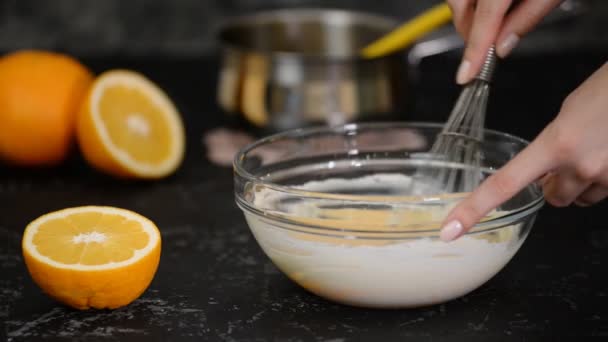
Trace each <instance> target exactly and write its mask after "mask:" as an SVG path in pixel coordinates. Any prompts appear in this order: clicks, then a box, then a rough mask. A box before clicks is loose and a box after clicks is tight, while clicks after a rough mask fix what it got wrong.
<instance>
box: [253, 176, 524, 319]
mask: <svg viewBox="0 0 608 342" xmlns="http://www.w3.org/2000/svg"><path fill="white" fill-rule="evenodd" d="M409 181H410V179H409V178H408V177H407V176H404V175H401V174H377V175H372V176H365V177H359V178H353V179H338V178H334V179H327V180H323V181H314V182H308V183H306V184H302V185H300V186H298V188H299V189H303V190H309V191H315V192H323V191H324V190H327V191H334V190H335V189H336V188H344V189H354V190H356V189H366V188H370V187H373V186H374V184H382V185H383V186H384V187H386V186H387V184H388V185H389V186H390V187H391V189H395V193H396V194H399V191H400V189H406V188H407V183H408V182H409ZM330 189H332V190H330ZM253 196H254V205H255V207H258V208H268V207H272V206H273V205H275V203H276V202H277V201H278V200H279V198H278V197H280V196H281V195H280V194H277V193H276V192H272V191H269V190H266V189H262V190H260V189H257V190H256V192H255V194H253ZM449 208H450V206H439V207H433V206H430V207H428V208H425V209H422V210H421V209H420V207H417V208H408V207H400V208H385V209H377V208H376V209H374V210H370V209H369V208H365V207H360V208H349V209H347V210H344V209H343V208H324V207H323V203H322V202H321V201H319V203H315V202H314V201H313V202H310V201H307V202H305V203H298V202H295V203H292V204H283V207H282V209H283V210H286V209H287V211H288V212H289V213H290V214H293V217H297V218H298V219H294V220H291V219H290V220H289V222H288V223H285V222H278V221H276V220H275V219H273V218H272V217H265V216H262V215H258V214H255V213H253V212H251V211H247V210H245V216H246V219H247V222H248V224H249V226H250V227H251V230H252V232H253V234H254V235H255V237H256V239H257V241H258V242H259V244H260V245H261V247H262V249H263V250H264V251H265V253H266V254H267V255H268V256H269V257H270V259H271V260H272V261H273V262H274V263H275V264H276V265H277V267H279V268H280V269H281V270H282V271H283V272H284V273H285V274H286V275H287V276H288V277H290V278H291V279H292V280H293V281H295V282H297V283H298V284H300V285H301V286H303V287H304V288H306V289H308V290H309V291H311V292H313V293H315V294H317V295H319V296H322V297H325V298H327V299H330V300H333V301H337V302H340V303H345V304H350V305H356V306H364V307H380V308H403V307H417V306H424V305H431V304H436V303H441V302H445V301H448V300H451V299H454V298H457V297H460V296H462V295H465V294H466V293H468V292H470V291H472V290H474V289H476V288H478V287H479V286H481V285H482V284H483V283H485V282H486V281H487V280H489V279H490V278H491V277H492V276H494V275H495V274H496V273H497V272H498V271H500V270H501V269H502V268H503V266H505V264H506V263H507V262H508V261H509V260H510V259H511V258H512V257H513V255H514V254H515V253H516V252H517V250H518V249H519V247H520V246H521V244H522V242H523V241H524V238H522V237H518V235H519V234H520V233H521V232H520V230H521V229H522V227H521V225H520V224H513V225H510V226H506V227H502V228H499V229H496V230H493V231H488V232H479V233H476V234H471V235H466V236H464V237H462V238H460V239H458V240H456V241H454V242H450V243H445V242H442V241H441V240H439V239H438V233H436V234H428V232H427V233H424V234H423V233H421V234H419V236H417V235H416V231H415V229H421V228H414V227H423V226H424V223H425V222H426V221H428V222H434V223H437V222H441V220H442V218H443V217H445V214H446V213H447V210H449ZM332 215H333V216H332ZM332 217H334V218H335V222H336V225H335V226H333V227H330V228H331V229H329V230H327V234H323V233H322V234H319V230H309V229H308V228H307V227H310V226H314V225H316V224H317V223H318V222H320V219H323V222H324V224H327V222H330V223H331V222H334V221H332ZM404 222H405V224H406V226H407V224H409V223H411V227H412V234H411V235H408V238H403V236H401V235H399V237H395V236H390V234H389V236H387V238H386V239H384V238H379V236H383V235H381V234H380V235H378V234H374V233H373V232H372V233H370V234H368V235H366V233H364V232H362V231H366V232H369V231H370V227H378V229H380V230H382V231H383V232H386V231H388V232H390V231H391V229H393V228H392V227H393V226H397V225H398V226H400V227H401V228H403V225H404ZM300 223H301V225H299V224H300ZM358 226H361V227H364V228H362V229H361V232H358V230H357V227H358Z"/></svg>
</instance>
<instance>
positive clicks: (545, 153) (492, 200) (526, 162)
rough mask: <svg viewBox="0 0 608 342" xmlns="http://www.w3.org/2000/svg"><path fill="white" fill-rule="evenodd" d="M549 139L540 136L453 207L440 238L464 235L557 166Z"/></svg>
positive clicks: (445, 238)
mask: <svg viewBox="0 0 608 342" xmlns="http://www.w3.org/2000/svg"><path fill="white" fill-rule="evenodd" d="M545 140H547V139H545V138H543V136H542V135H541V136H539V138H538V139H537V140H536V141H535V142H533V143H532V144H530V145H529V146H528V147H527V148H525V149H524V150H523V151H521V152H520V153H519V154H518V155H517V156H516V157H515V158H513V160H511V161H510V162H509V163H507V164H506V165H505V166H504V167H503V168H501V169H500V170H499V171H497V172H496V173H495V174H493V175H492V176H490V177H488V179H486V180H485V181H484V182H483V183H482V184H481V185H480V186H479V187H478V188H477V189H476V190H475V191H474V192H473V193H471V195H469V196H468V197H467V198H465V199H464V200H463V201H462V202H460V203H459V204H458V205H457V206H456V207H455V208H454V209H452V211H451V212H450V214H449V215H448V216H447V218H446V220H445V222H444V227H443V228H442V231H441V234H440V238H441V239H442V240H444V241H451V240H454V239H456V238H458V237H460V236H461V235H463V234H464V233H466V232H467V231H468V230H469V229H471V227H473V225H475V224H476V223H477V222H479V220H481V219H482V218H483V217H484V216H485V215H486V214H488V213H489V212H490V211H491V210H492V209H494V208H496V207H498V206H499V205H500V204H502V203H503V202H505V201H506V200H508V199H509V198H511V197H513V196H514V195H515V194H517V193H518V192H519V191H520V190H522V189H523V188H525V187H526V186H527V185H528V184H530V183H531V182H533V181H535V180H537V179H538V178H539V177H541V176H542V175H544V174H545V173H547V172H548V171H550V170H551V169H553V168H554V167H555V158H552V157H551V155H552V154H551V153H550V150H549V146H550V144H548V143H546V142H545Z"/></svg>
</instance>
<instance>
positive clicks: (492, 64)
mask: <svg viewBox="0 0 608 342" xmlns="http://www.w3.org/2000/svg"><path fill="white" fill-rule="evenodd" d="M495 68H496V48H495V47H494V46H493V45H492V47H490V50H488V54H487V55H486V60H485V61H484V62H483V66H482V67H481V71H480V72H479V74H478V75H477V77H475V78H476V79H478V80H482V81H486V82H488V83H489V82H491V81H492V76H493V74H494V69H495Z"/></svg>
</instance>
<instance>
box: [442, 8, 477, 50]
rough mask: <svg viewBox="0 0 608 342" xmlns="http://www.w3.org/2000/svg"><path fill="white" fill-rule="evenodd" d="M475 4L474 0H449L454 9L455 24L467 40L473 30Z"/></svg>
mask: <svg viewBox="0 0 608 342" xmlns="http://www.w3.org/2000/svg"><path fill="white" fill-rule="evenodd" d="M474 4H475V1H474V0H448V5H449V6H450V8H451V9H452V18H453V19H452V20H453V21H454V26H455V27H456V31H458V33H459V34H460V36H462V38H463V39H464V40H467V37H468V36H469V31H470V30H471V23H472V22H473V14H474V13H475V7H474Z"/></svg>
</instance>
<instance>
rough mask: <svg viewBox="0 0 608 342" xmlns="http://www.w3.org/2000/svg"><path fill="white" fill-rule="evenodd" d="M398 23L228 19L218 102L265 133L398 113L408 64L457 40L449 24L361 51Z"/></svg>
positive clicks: (349, 18)
mask: <svg viewBox="0 0 608 342" xmlns="http://www.w3.org/2000/svg"><path fill="white" fill-rule="evenodd" d="M571 1H572V0H571ZM562 12H563V13H562V15H563V14H564V13H565V14H567V15H566V17H568V16H572V14H576V13H578V12H577V11H572V10H569V11H565V10H564V11H562ZM398 25H399V23H398V22H396V21H395V20H393V19H389V18H387V17H382V16H377V15H373V14H367V13H361V12H355V11H349V10H330V9H283V10H271V11H263V12H258V13H254V14H250V15H246V16H242V17H236V18H233V19H230V20H228V21H227V22H226V23H225V25H223V27H222V28H221V29H220V31H219V41H220V45H221V48H222V66H221V69H220V74H219V85H218V94H217V96H218V102H219V104H220V106H221V108H222V109H223V110H224V111H225V112H226V113H230V114H233V115H242V116H244V117H245V118H246V119H247V120H248V121H249V122H250V123H252V124H254V125H256V126H258V127H261V128H264V129H266V130H271V131H281V130H285V129H291V128H297V127H302V126H306V125H309V124H329V125H339V124H344V123H347V122H353V121H364V120H366V119H373V120H376V119H381V118H382V117H383V116H387V115H390V114H394V113H403V112H404V111H403V109H404V105H405V100H406V96H407V94H408V92H407V91H406V87H407V85H408V83H409V77H408V72H409V71H412V70H415V69H414V68H412V66H413V65H416V64H417V63H418V62H419V61H420V59H422V58H424V57H426V56H429V55H433V54H438V53H442V52H445V51H448V50H451V49H454V48H460V47H462V45H463V42H462V39H461V38H460V37H459V36H458V34H457V33H456V32H455V30H453V28H452V27H451V26H450V27H445V28H444V29H442V30H439V31H437V32H435V33H434V34H431V35H429V36H428V37H427V38H426V39H424V40H422V41H419V42H418V43H416V44H415V45H413V46H412V47H410V48H409V49H406V50H405V51H400V52H397V53H394V54H392V55H388V56H384V57H380V58H374V59H364V58H363V57H361V55H360V51H361V49H362V48H363V47H365V46H367V45H368V44H369V43H371V42H373V41H375V40H376V39H378V38H380V37H382V36H383V35H385V34H386V33H388V32H390V31H391V30H393V29H394V28H396V27H397V26H398ZM409 76H411V75H409Z"/></svg>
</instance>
